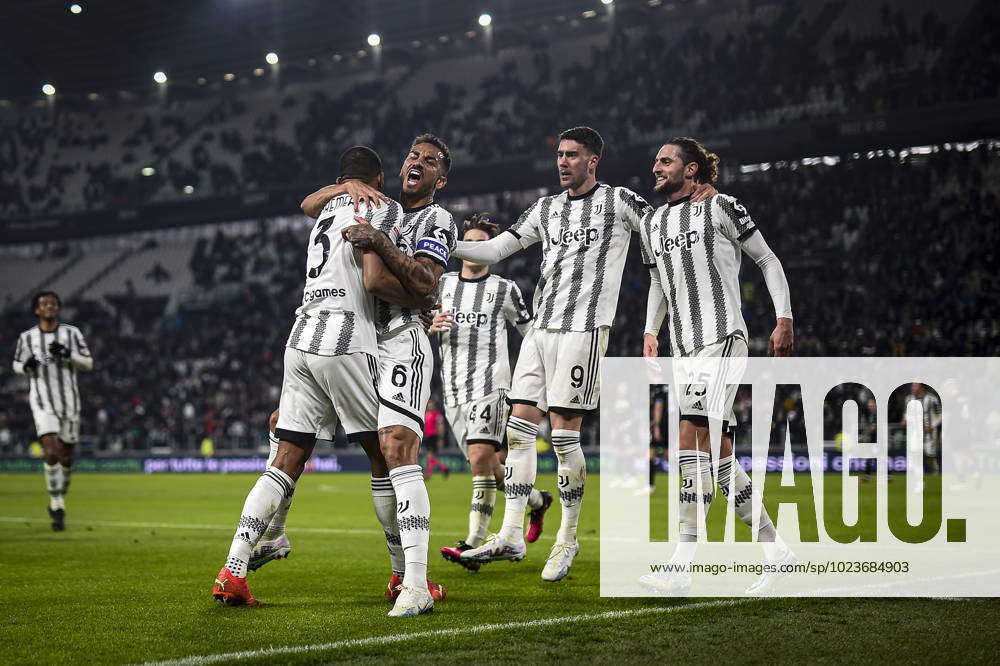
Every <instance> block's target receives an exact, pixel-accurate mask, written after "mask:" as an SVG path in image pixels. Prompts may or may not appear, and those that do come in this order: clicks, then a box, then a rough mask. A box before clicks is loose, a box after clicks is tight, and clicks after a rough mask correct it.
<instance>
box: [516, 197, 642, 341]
mask: <svg viewBox="0 0 1000 666" xmlns="http://www.w3.org/2000/svg"><path fill="white" fill-rule="evenodd" d="M649 210H651V208H650V206H649V204H647V203H646V201H645V200H644V199H643V198H642V197H640V196H639V195H638V194H636V193H635V192H632V191H631V190H629V189H627V188H624V187H611V186H610V185H605V184H604V183H598V184H597V185H596V186H595V187H594V189H592V190H591V191H590V192H587V193H586V194H581V195H579V196H570V195H569V193H568V192H566V191H563V192H562V193H560V194H557V195H555V196H549V197H542V198H541V199H539V200H538V201H536V202H535V203H534V204H532V206H531V208H529V209H528V210H526V211H525V212H524V213H523V214H522V215H521V217H520V218H519V219H518V220H517V222H515V223H514V224H512V225H511V227H510V228H509V229H508V230H507V231H509V232H511V233H512V234H514V235H515V236H516V237H517V238H518V240H519V241H520V243H521V247H522V248H527V247H528V246H530V245H532V244H534V243H537V242H539V241H541V242H542V243H543V245H542V269H541V277H540V278H539V280H538V286H537V287H536V288H535V298H534V304H533V305H534V312H535V322H534V324H533V326H534V327H535V328H543V329H550V330H556V331H592V330H594V329H596V328H600V327H601V326H611V324H612V323H613V322H614V318H615V311H616V310H617V308H618V291H619V288H620V287H621V281H622V270H623V269H624V267H625V257H626V255H627V254H628V246H629V242H630V241H631V239H632V232H633V231H638V229H639V221H640V220H641V219H642V216H643V215H645V214H646V212H647V211H649Z"/></svg>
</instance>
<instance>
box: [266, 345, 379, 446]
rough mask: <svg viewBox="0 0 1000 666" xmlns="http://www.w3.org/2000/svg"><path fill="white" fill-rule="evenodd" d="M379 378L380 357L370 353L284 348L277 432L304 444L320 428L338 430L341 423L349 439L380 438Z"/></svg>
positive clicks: (332, 431)
mask: <svg viewBox="0 0 1000 666" xmlns="http://www.w3.org/2000/svg"><path fill="white" fill-rule="evenodd" d="M377 377H378V361H377V360H376V359H375V357H374V356H372V355H371V354H366V353H364V352H357V353H354V354H344V355H342V356H319V355H317V354H309V353H307V352H304V351H300V350H298V349H292V348H291V347H286V348H285V375H284V379H283V380H282V384H281V400H280V402H279V404H278V411H279V414H278V425H277V427H276V428H275V429H274V433H275V434H276V435H277V436H278V438H279V439H283V440H285V441H289V442H293V443H296V444H299V443H306V442H309V441H310V440H312V439H315V438H316V436H317V434H319V433H321V432H322V433H324V434H327V433H334V432H336V429H337V423H338V422H339V423H341V424H342V425H343V426H344V432H346V433H347V439H348V440H350V441H358V440H361V439H369V438H375V437H377V436H378V435H377V433H376V426H377V422H378V394H377V393H376V388H375V387H376V386H377V379H376V378H377Z"/></svg>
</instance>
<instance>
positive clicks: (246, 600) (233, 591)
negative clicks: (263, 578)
mask: <svg viewBox="0 0 1000 666" xmlns="http://www.w3.org/2000/svg"><path fill="white" fill-rule="evenodd" d="M212 596H213V597H215V600H216V601H218V602H220V603H223V604H225V605H227V606H260V602H259V601H257V600H256V599H254V598H253V595H252V594H250V586H249V585H247V579H246V578H237V577H236V576H234V575H233V574H232V572H231V571H229V568H228V567H222V571H220V572H219V575H218V576H216V577H215V584H214V585H213V586H212Z"/></svg>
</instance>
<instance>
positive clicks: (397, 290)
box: [363, 251, 437, 310]
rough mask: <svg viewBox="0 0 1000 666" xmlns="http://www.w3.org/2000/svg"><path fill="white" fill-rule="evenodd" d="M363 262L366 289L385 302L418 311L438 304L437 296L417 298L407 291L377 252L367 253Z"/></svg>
mask: <svg viewBox="0 0 1000 666" xmlns="http://www.w3.org/2000/svg"><path fill="white" fill-rule="evenodd" d="M363 261H364V264H363V266H364V269H363V271H364V283H365V289H367V290H368V291H370V292H371V293H373V294H375V295H376V296H378V297H379V298H381V299H382V300H383V301H387V302H389V303H394V304H396V305H401V306H403V307H404V308H414V309H417V310H426V309H428V308H433V307H434V306H435V305H436V304H437V294H430V295H429V296H417V295H415V294H411V293H410V292H409V291H407V290H406V288H404V287H403V285H402V283H400V281H399V278H397V277H396V275H395V274H394V273H393V272H392V271H390V270H389V268H388V267H387V266H386V265H385V262H384V261H382V257H380V256H379V255H378V254H377V253H376V252H375V251H368V252H365V254H364V259H363Z"/></svg>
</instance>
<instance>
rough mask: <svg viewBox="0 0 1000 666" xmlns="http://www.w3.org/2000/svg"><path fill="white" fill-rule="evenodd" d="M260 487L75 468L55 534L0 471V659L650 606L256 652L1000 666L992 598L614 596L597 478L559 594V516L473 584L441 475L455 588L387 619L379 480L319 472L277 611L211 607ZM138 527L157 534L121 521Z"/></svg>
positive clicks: (438, 517) (437, 495) (437, 528)
mask: <svg viewBox="0 0 1000 666" xmlns="http://www.w3.org/2000/svg"><path fill="white" fill-rule="evenodd" d="M254 478H255V477H254V476H253V475H163V476H144V475H124V474H116V475H101V474H80V475H77V476H76V477H75V478H74V481H73V488H72V490H71V493H70V495H69V496H68V498H67V499H68V502H67V518H68V526H67V530H66V532H64V533H53V532H52V531H51V530H50V528H49V525H48V520H47V517H46V515H45V511H44V508H45V505H46V501H47V498H46V495H45V492H44V484H43V479H42V477H41V475H33V474H31V475H29V474H8V475H0V502H2V504H0V506H3V509H2V510H0V519H3V522H2V524H3V526H4V534H5V538H4V545H3V547H2V551H0V552H2V553H3V557H2V566H0V608H2V609H3V611H2V615H3V622H2V623H0V659H2V661H3V662H4V663H69V662H73V663H80V662H101V663H135V662H144V661H154V660H164V659H173V658H183V657H188V656H195V655H216V654H222V653H230V652H237V651H245V650H261V649H266V648H269V647H272V646H275V647H277V646H305V645H316V644H326V643H336V642H340V641H345V640H349V639H367V638H372V637H380V636H394V635H399V634H401V633H412V632H424V631H433V630H445V631H449V630H454V629H461V628H468V627H473V626H479V625H490V624H499V623H509V622H528V621H532V620H542V619H545V618H562V617H566V616H578V615H592V614H598V613H605V612H608V611H629V610H638V611H639V613H640V614H635V615H619V616H615V617H605V618H597V619H589V620H579V621H575V622H571V623H565V622H559V623H553V624H548V625H542V626H527V627H518V628H515V629H513V630H511V629H492V630H489V629H488V630H484V631H480V632H476V633H448V634H442V635H438V636H431V637H424V638H414V639H410V640H406V641H403V642H395V643H388V644H379V643H375V644H360V645H357V644H355V645H337V646H335V647H332V648H329V649H325V650H310V651H306V652H300V653H291V654H289V653H278V654H270V655H264V656H259V657H257V658H255V659H253V661H255V662H259V663H327V662H332V661H340V660H346V661H352V662H360V663H366V662H370V663H374V662H378V663H380V664H384V663H429V662H438V663H440V662H441V661H442V660H447V661H449V662H454V661H463V660H467V661H476V662H482V663H498V662H511V661H515V662H527V663H534V662H541V661H543V660H544V661H557V662H564V661H570V660H572V661H577V662H587V663H602V662H603V663H606V662H611V661H617V662H626V663H653V662H663V661H665V660H670V661H682V660H683V661H695V662H707V661H709V660H711V661H723V662H730V661H740V662H743V663H764V662H775V661H779V662H806V661H807V662H830V663H842V662H849V661H861V660H865V661H869V660H879V659H886V660H888V659H892V660H894V661H910V662H914V663H927V662H931V661H940V660H941V659H947V660H948V661H955V662H957V661H962V662H968V663H986V662H991V663H992V662H995V661H996V656H997V654H998V653H1000V639H998V638H997V637H996V636H997V634H996V632H995V631H990V630H988V628H987V627H986V626H984V623H985V624H988V625H990V626H994V627H995V626H996V620H995V617H996V612H997V610H998V605H997V603H995V602H994V601H993V600H970V601H962V602H955V601H944V600H931V599H896V600H889V599H769V600H761V601H756V600H755V601H736V602H733V603H730V602H728V601H723V602H719V603H716V602H709V604H710V605H701V606H694V607H692V608H690V609H678V610H676V611H670V612H660V611H662V610H663V609H666V608H668V607H681V606H687V605H689V604H692V603H697V602H698V601H699V600H659V599H602V598H600V596H599V594H598V560H597V557H598V542H597V540H596V539H597V527H598V511H597V499H598V492H597V491H598V484H597V483H596V478H594V481H595V482H592V483H590V484H588V489H587V493H588V495H587V503H586V506H585V508H584V511H583V516H582V520H581V531H580V533H581V535H582V537H583V541H582V549H581V552H580V555H579V556H578V557H577V560H576V563H575V565H574V567H573V571H572V573H571V574H570V576H569V577H568V578H567V579H566V580H564V581H562V582H561V583H556V584H551V583H545V582H543V581H542V580H541V579H540V578H539V573H540V571H541V567H542V565H543V563H544V559H545V556H546V555H547V553H548V548H549V546H550V545H551V543H552V536H553V534H554V532H555V527H556V525H557V524H558V509H555V510H554V511H553V513H552V514H550V521H549V523H548V530H547V534H546V535H545V536H543V538H542V539H541V541H540V542H539V543H538V544H536V545H534V546H530V547H529V555H528V559H527V560H526V561H525V562H523V563H519V564H511V563H504V562H501V563H495V564H491V565H489V566H486V567H484V568H483V569H482V571H481V572H480V573H478V574H469V573H467V572H465V571H464V570H463V569H461V568H459V567H458V566H457V565H454V564H449V563H447V562H445V561H444V560H443V559H440V558H439V557H438V555H437V548H438V547H440V546H444V545H450V544H451V543H453V542H454V541H455V540H457V539H458V538H461V537H462V536H464V530H465V526H466V521H467V502H468V494H469V486H470V484H469V479H468V476H467V475H457V474H456V475H452V477H451V478H450V479H448V480H443V479H441V478H440V477H439V476H437V475H436V476H435V477H434V479H433V480H432V481H431V483H430V484H429V488H430V492H431V499H432V503H433V507H434V511H433V525H434V529H433V531H432V536H431V554H430V566H431V577H432V578H433V579H435V580H437V581H438V582H441V583H443V584H444V585H445V586H446V587H447V588H448V590H449V596H448V598H447V599H446V600H445V601H443V602H441V603H439V604H438V608H437V612H435V613H433V614H431V615H428V616H422V617H419V618H408V619H395V618H388V617H386V613H387V612H388V610H389V608H390V606H389V604H388V602H387V601H386V600H385V599H384V598H383V596H382V590H383V588H384V586H385V583H386V581H387V580H388V560H387V557H386V555H385V542H384V539H383V537H382V535H381V532H380V529H379V526H378V524H377V522H376V520H375V517H374V515H373V512H372V510H371V499H370V495H369V492H368V477H367V476H365V475H354V474H342V475H308V476H305V477H304V478H303V481H302V483H301V484H300V486H299V488H298V489H297V491H296V495H295V502H294V504H293V507H292V511H291V514H290V516H289V521H288V533H289V536H290V538H291V539H292V543H293V548H294V551H293V557H291V558H290V559H289V560H287V561H282V562H274V563H271V564H268V565H267V566H265V567H264V568H263V569H261V570H260V571H259V572H256V573H252V574H251V575H250V584H251V587H252V589H253V592H254V595H255V596H257V597H258V598H259V599H261V600H262V602H263V604H264V605H263V606H261V607H259V608H226V607H223V606H220V605H219V604H217V603H216V602H214V601H213V600H212V598H211V595H210V589H211V583H212V579H213V577H214V575H215V573H216V572H217V571H218V569H219V567H220V566H221V565H222V563H223V561H224V560H225V555H226V552H227V549H228V546H229V542H230V539H231V537H232V530H233V526H234V523H235V520H236V518H237V517H238V515H239V510H240V507H241V506H242V503H243V499H244V497H245V495H246V492H247V490H248V489H249V488H250V486H251V484H252V483H253V480H254ZM550 481H551V480H550V479H540V481H539V485H540V486H541V487H545V484H546V482H550ZM663 481H665V478H664V479H663ZM655 497H658V496H654V498H655ZM500 506H502V500H501V502H500ZM654 509H655V502H654ZM498 513H499V511H498ZM657 513H658V512H657ZM21 518H26V519H27V520H21ZM140 522H141V523H149V525H146V526H126V525H122V524H120V523H140ZM494 522H495V523H498V522H499V516H497V517H496V519H495V521H494ZM166 524H169V525H174V527H165V526H161V525H166ZM213 526H215V527H213ZM311 529H313V530H343V531H338V532H332V531H310V530H311ZM701 601H705V600H701ZM991 617H992V618H994V619H993V620H989V618H991ZM971 627H980V628H982V629H986V631H976V632H974V633H973V632H970V631H969V629H970V628H971Z"/></svg>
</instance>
